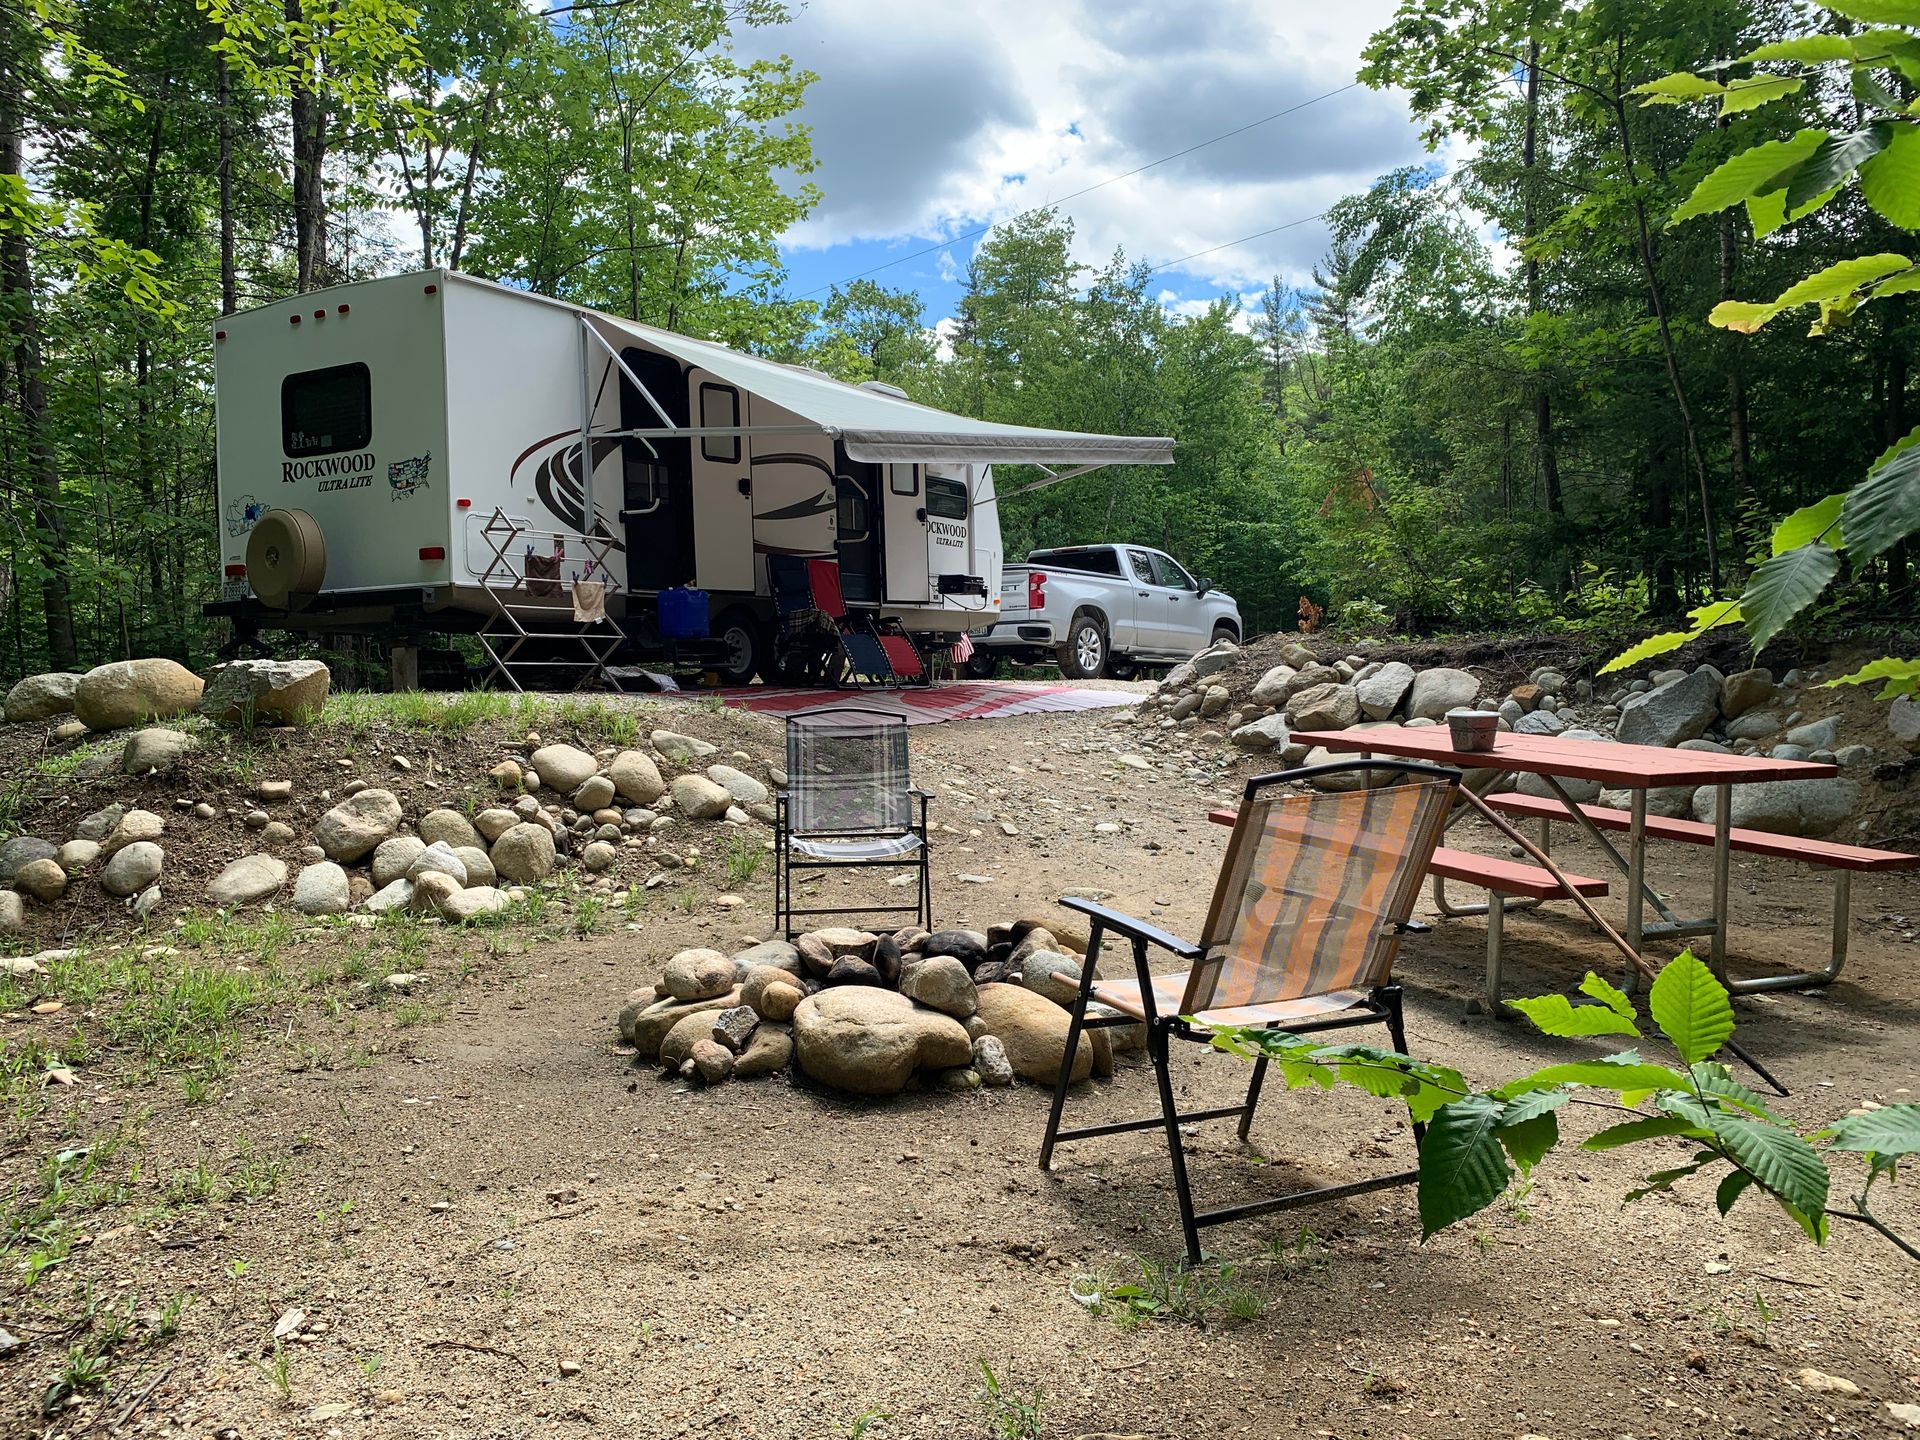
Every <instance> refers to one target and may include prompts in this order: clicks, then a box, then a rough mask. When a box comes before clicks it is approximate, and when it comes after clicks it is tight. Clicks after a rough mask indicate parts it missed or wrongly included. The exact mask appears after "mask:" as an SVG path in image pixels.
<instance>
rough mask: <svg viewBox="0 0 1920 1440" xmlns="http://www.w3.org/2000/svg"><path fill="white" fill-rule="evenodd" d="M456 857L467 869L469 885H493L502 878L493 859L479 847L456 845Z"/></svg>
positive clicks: (454, 848)
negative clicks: (496, 870) (494, 865)
mask: <svg viewBox="0 0 1920 1440" xmlns="http://www.w3.org/2000/svg"><path fill="white" fill-rule="evenodd" d="M453 853H454V857H455V858H456V859H458V860H459V862H460V863H461V864H462V865H464V866H465V867H466V869H467V884H468V885H469V886H473V885H491V884H493V882H494V881H496V880H498V879H499V878H500V876H499V875H498V873H496V872H495V870H494V868H493V858H492V857H491V856H490V855H488V854H487V852H486V851H485V850H482V849H481V848H480V847H479V846H478V845H456V846H454V847H453Z"/></svg>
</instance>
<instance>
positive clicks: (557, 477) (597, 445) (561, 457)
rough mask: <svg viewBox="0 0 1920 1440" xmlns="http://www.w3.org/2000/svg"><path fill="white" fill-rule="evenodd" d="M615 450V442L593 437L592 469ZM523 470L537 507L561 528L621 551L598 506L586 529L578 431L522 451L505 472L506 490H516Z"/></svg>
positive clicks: (622, 544) (617, 444)
mask: <svg viewBox="0 0 1920 1440" xmlns="http://www.w3.org/2000/svg"><path fill="white" fill-rule="evenodd" d="M619 448H620V442H619V440H617V439H612V438H607V437H600V438H596V439H595V440H594V442H593V464H594V468H595V469H596V470H597V469H598V468H599V467H600V465H601V463H602V462H603V461H605V460H606V459H607V457H608V456H610V455H612V454H614V453H615V452H616V451H617V450H618V449H619ZM523 470H524V471H526V472H528V474H529V475H530V476H531V477H532V480H533V495H534V498H535V499H536V500H538V501H539V502H540V506H541V508H542V509H544V510H545V511H546V512H547V513H548V514H549V515H551V516H553V518H554V519H555V520H557V521H559V522H560V524H561V525H562V526H563V527H565V528H566V529H568V530H571V531H574V532H575V533H577V534H591V535H592V536H593V537H594V538H595V539H597V540H605V541H607V542H608V545H609V548H611V549H613V550H618V551H621V552H625V550H626V548H627V547H626V542H625V541H624V540H623V539H622V538H621V537H619V536H617V535H615V534H614V533H613V532H612V531H611V530H609V529H608V528H607V522H606V520H605V519H604V518H603V517H602V516H601V515H600V513H599V507H598V506H596V507H595V508H594V516H593V529H592V530H591V531H589V530H588V529H587V503H586V487H585V486H584V485H583V484H582V483H581V476H580V432H579V431H578V430H562V431H561V432H560V433H559V434H558V435H549V436H547V437H546V438H545V439H544V440H536V441H535V442H534V443H533V444H531V445H529V446H528V447H527V448H526V449H525V450H522V451H521V452H520V454H519V456H518V457H517V458H516V459H515V460H514V462H513V466H512V468H511V469H510V470H509V471H508V472H507V488H508V489H509V490H514V489H517V488H518V486H519V484H520V478H521V472H522V471H523Z"/></svg>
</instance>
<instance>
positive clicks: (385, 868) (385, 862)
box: [373, 835, 427, 887]
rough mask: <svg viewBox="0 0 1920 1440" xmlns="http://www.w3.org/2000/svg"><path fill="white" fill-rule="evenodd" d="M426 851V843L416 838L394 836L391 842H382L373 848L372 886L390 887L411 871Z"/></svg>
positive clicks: (412, 836)
mask: <svg viewBox="0 0 1920 1440" xmlns="http://www.w3.org/2000/svg"><path fill="white" fill-rule="evenodd" d="M426 851H427V843H426V841H424V840H422V839H420V838H419V837H418V836H414V835H395V836H394V837H393V838H392V839H391V840H382V841H381V842H380V843H379V844H378V845H376V846H374V847H373V883H374V885H375V886H376V887H380V886H385V885H391V884H392V883H393V882H394V881H396V880H398V879H399V878H400V877H401V876H402V875H405V874H406V873H407V871H408V870H410V869H412V868H413V862H414V861H416V860H418V859H419V858H420V857H421V856H422V855H424V854H426Z"/></svg>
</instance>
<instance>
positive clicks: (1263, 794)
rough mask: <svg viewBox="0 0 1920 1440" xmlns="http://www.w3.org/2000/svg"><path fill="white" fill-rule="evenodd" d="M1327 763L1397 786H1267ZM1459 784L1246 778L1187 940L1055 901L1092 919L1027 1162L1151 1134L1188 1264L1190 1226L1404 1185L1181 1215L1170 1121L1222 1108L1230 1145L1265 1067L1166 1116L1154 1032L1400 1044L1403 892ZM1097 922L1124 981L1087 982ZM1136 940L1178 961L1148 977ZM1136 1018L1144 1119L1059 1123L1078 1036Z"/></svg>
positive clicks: (1403, 771) (1175, 1137)
mask: <svg viewBox="0 0 1920 1440" xmlns="http://www.w3.org/2000/svg"><path fill="white" fill-rule="evenodd" d="M1339 771H1361V772H1364V773H1365V775H1366V778H1368V779H1372V778H1373V776H1374V775H1375V774H1377V773H1378V772H1381V771H1391V772H1393V774H1394V777H1395V779H1396V780H1399V781H1400V782H1401V783H1396V784H1392V785H1388V786H1385V787H1383V788H1379V789H1371V788H1366V789H1360V790H1352V791H1345V792H1337V793H1324V792H1321V793H1308V794H1300V793H1296V792H1291V791H1289V790H1286V789H1284V788H1282V782H1284V781H1289V780H1298V779H1303V778H1305V777H1307V776H1310V775H1325V774H1331V773H1335V772H1339ZM1459 786H1460V774H1459V772H1458V771H1454V770H1443V769H1439V768H1437V767H1435V766H1431V765H1417V764H1412V763H1408V762H1403V761H1386V760H1353V761H1342V762H1338V763H1335V764H1331V765H1316V766H1314V767H1312V768H1311V769H1306V770H1292V771H1287V772H1284V773H1282V774H1277V775H1262V776H1259V777H1257V778H1255V779H1253V780H1250V781H1248V782H1247V789H1246V798H1245V800H1244V801H1243V802H1242V804H1241V806H1240V813H1239V818H1238V819H1237V820H1236V821H1235V823H1234V827H1233V836H1232V838H1231V839H1230V840H1229V841H1228V843H1227V855H1226V860H1225V863H1224V864H1223V865H1222V867H1221V870H1220V879H1219V881H1218V883H1217V885H1216V886H1215V889H1214V893H1213V904H1212V906H1211V907H1210V908H1209V910H1208V912H1207V921H1206V928H1205V930H1204V931H1203V932H1202V937H1203V938H1202V939H1201V941H1200V943H1199V944H1193V943H1191V942H1189V941H1186V940H1182V939H1179V938H1178V937H1176V936H1173V935H1170V934H1168V933H1167V932H1165V931H1164V930H1161V929H1159V928H1158V927H1157V926H1154V925H1149V924H1147V923H1145V922H1144V921H1140V920H1135V919H1133V918H1132V917H1130V916H1127V915H1124V914H1121V913H1120V912H1119V911H1116V910H1110V909H1108V908H1107V907H1106V906H1104V905H1098V904H1094V903H1093V902H1091V901H1086V900H1078V899H1063V900H1062V901H1061V902H1060V903H1061V904H1062V905H1064V906H1066V907H1067V908H1069V909H1072V910H1078V911H1080V912H1081V913H1083V914H1085V915H1086V916H1087V917H1088V918H1089V919H1090V920H1091V921H1092V934H1091V938H1090V942H1089V945H1088V948H1087V960H1086V964H1085V965H1083V966H1082V967H1081V980H1080V993H1079V995H1078V997H1077V999H1076V1001H1075V1003H1074V1006H1073V1020H1072V1022H1071V1025H1070V1026H1069V1031H1068V1038H1067V1048H1066V1058H1065V1062H1064V1063H1063V1064H1062V1066H1061V1071H1060V1079H1059V1081H1058V1083H1057V1084H1056V1085H1055V1087H1054V1092H1053V1110H1052V1113H1051V1114H1050V1115H1049V1116H1048V1118H1047V1133H1046V1138H1045V1139H1044V1140H1043V1141H1042V1142H1041V1145H1040V1168H1041V1169H1042V1170H1045V1169H1048V1168H1050V1166H1051V1163H1052V1160H1053V1147H1054V1146H1055V1145H1056V1144H1057V1143H1058V1142H1060V1141H1062V1140H1080V1139H1087V1138H1090V1137H1092V1136H1095V1135H1113V1134H1117V1133H1120V1132H1122V1131H1128V1130H1145V1129H1151V1128H1154V1127H1156V1126H1157V1127H1160V1128H1163V1129H1164V1130H1165V1131H1166V1137H1167V1151H1168V1154H1169V1156H1170V1157H1171V1160H1172V1163H1173V1184H1174V1190H1175V1192H1176V1194H1177V1197H1178V1199H1179V1204H1180V1225H1181V1229H1182V1231H1183V1233H1184V1236H1185V1239H1186V1246H1187V1259H1188V1261H1189V1263H1193V1264H1197V1263H1199V1260H1200V1228H1201V1227H1202V1226H1206V1225H1217V1224H1220V1223H1221V1222H1223V1221H1227V1220H1237V1219H1241V1218H1244V1217H1247V1216H1252V1215H1259V1214H1262V1213H1265V1212H1267V1211H1270V1210H1284V1209H1291V1208H1293V1207H1294V1206H1298V1205H1311V1204H1318V1203H1320V1202H1323V1201H1328V1200H1334V1199H1339V1198H1341V1197H1343V1196H1347V1195H1358V1194H1363V1193H1365V1192H1366V1191H1369V1190H1380V1189H1385V1188H1386V1187H1388V1186H1391V1185H1403V1184H1407V1183H1409V1182H1411V1181H1412V1180H1414V1179H1415V1178H1416V1172H1414V1171H1406V1172H1404V1173H1400V1174H1395V1175H1383V1176H1379V1177H1376V1178H1374V1179H1369V1180H1360V1181H1355V1182H1352V1183H1350V1184H1344V1185H1328V1186H1323V1187H1320V1188H1318V1189H1313V1190H1306V1191H1300V1192H1296V1193H1294V1194H1290V1195H1282V1196H1276V1197H1273V1198H1271V1199H1264V1200H1254V1201H1248V1202H1244V1203H1242V1204H1237V1205H1225V1206H1221V1207H1220V1208H1218V1209H1215V1210H1206V1211H1201V1212H1198V1213H1196V1212H1195V1211H1194V1208H1193V1195H1192V1192H1191V1190H1190V1189H1189V1187H1188V1184H1187V1162H1186V1157H1185V1155H1184V1154H1183V1153H1182V1151H1181V1142H1180V1126H1181V1124H1182V1123H1183V1122H1191V1121H1195V1120H1212V1119H1219V1118H1224V1117H1226V1116H1233V1115H1237V1116H1239V1117H1240V1138H1241V1139H1242V1140H1244V1139H1246V1137H1247V1129H1248V1127H1249V1126H1250V1125H1251V1124H1252V1123H1253V1111H1254V1106H1255V1105H1256V1104H1258V1103H1259V1099H1260V1084H1261V1081H1263V1080H1264V1079H1265V1078H1266V1071H1267V1062H1266V1060H1265V1059H1260V1060H1256V1061H1255V1062H1254V1065H1253V1076H1252V1080H1251V1081H1250V1083H1249V1084H1248V1087H1247V1098H1246V1100H1245V1102H1244V1103H1242V1104H1239V1105H1229V1106H1225V1107H1222V1108H1219V1109H1212V1110H1200V1111H1192V1112H1186V1113H1182V1112H1180V1111H1179V1109H1178V1108H1177V1106H1176V1105H1175V1103H1174V1095H1173V1077H1172V1074H1171V1072H1170V1070H1169V1064H1168V1062H1169V1058H1170V1048H1171V1047H1170V1042H1171V1041H1173V1040H1175V1039H1179V1040H1198V1041H1201V1042H1206V1041H1208V1040H1210V1039H1211V1035H1212V1029H1213V1027H1215V1026H1221V1025H1238V1026H1265V1027H1271V1028H1275V1029H1281V1030H1288V1031H1292V1032H1295V1033H1303V1032H1308V1031H1316V1030H1332V1029H1339V1028H1343V1027H1346V1026H1350V1025H1373V1024H1384V1025H1385V1026H1386V1027H1387V1033H1388V1035H1389V1036H1390V1037H1391V1040H1392V1045H1393V1048H1394V1049H1396V1050H1400V1051H1402V1052H1404V1051H1405V1049H1406V1035H1405V1031H1404V1028H1403V1026H1402V1023H1401V1014H1400V987H1399V986H1397V985H1395V984H1394V983H1393V960H1394V956H1395V954H1396V953H1397V952H1398V951H1399V948H1400V937H1401V936H1402V935H1403V934H1404V933H1406V931H1407V930H1408V929H1409V928H1412V927H1411V922H1410V918H1409V917H1410V916H1411V915H1412V913H1413V905H1414V901H1415V899H1416V897H1417V896H1418V895H1419V893H1420V884H1421V881H1422V879H1423V878H1424V877H1425V875H1426V873H1427V865H1428V863H1429V861H1430V860H1431V859H1432V856H1433V851H1434V847H1435V846H1436V845H1437V844H1438V843H1439V841H1440V835H1441V832H1442V831H1443V830H1444V828H1445V826H1446V819H1447V813H1448V811H1449V810H1451V809H1452V808H1453V802H1454V796H1455V794H1456V792H1457V791H1458V790H1459ZM1107 931H1113V932H1114V933H1116V934H1119V935H1124V936H1126V937H1127V938H1128V940H1130V941H1131V942H1132V945H1133V962H1134V970H1135V975H1136V978H1135V979H1132V980H1096V979H1095V978H1094V967H1095V964H1096V962H1097V961H1098V959H1099V953H1100V942H1101V939H1102V937H1103V936H1104V935H1105V934H1106V932H1107ZM1149 946H1153V947H1157V948H1159V949H1162V950H1166V951H1168V952H1169V953H1170V954H1172V955H1174V956H1176V957H1177V958H1178V959H1180V960H1182V961H1184V962H1186V964H1187V966H1188V967H1189V968H1188V969H1186V970H1184V971H1181V972H1180V973H1178V974H1173V975H1159V976H1156V975H1153V974H1152V973H1150V971H1149V969H1148V964H1147V949H1148V947H1149ZM1095 1000H1097V1001H1099V1002H1100V1003H1101V1004H1102V1005H1105V1006H1108V1007H1110V1008H1111V1010H1112V1011H1117V1012H1118V1014H1109V1015H1106V1016H1100V1015H1095V1016H1092V1017H1089V1016H1088V1014H1087V1005H1088V1002H1089V1001H1095ZM1143 1021H1144V1022H1145V1024H1146V1026H1147V1053H1148V1056H1149V1058H1150V1059H1151V1060H1152V1062H1153V1067H1154V1071H1155V1074H1156V1076H1157V1078H1158V1081H1159V1087H1160V1113H1159V1114H1158V1115H1154V1116H1149V1117H1147V1118H1144V1119H1139V1120H1123V1121H1118V1122H1115V1123H1111V1124H1105V1125H1087V1126H1082V1127H1081V1128H1079V1129H1075V1130H1062V1129H1061V1128H1060V1119H1061V1115H1062V1114H1063V1112H1064V1110H1065V1107H1066V1101H1067V1087H1068V1082H1069V1079H1070V1076H1071V1073H1072V1068H1073V1059H1074V1052H1075V1049H1076V1048H1077V1046H1078V1045H1079V1042H1080V1033H1081V1031H1082V1030H1085V1029H1088V1028H1093V1027H1099V1026H1107V1025H1128V1024H1137V1023H1140V1022H1143ZM1422 1133H1423V1127H1421V1126H1419V1125H1415V1127H1414V1134H1415V1137H1416V1139H1417V1138H1418V1137H1419V1136H1420V1135H1421V1134H1422Z"/></svg>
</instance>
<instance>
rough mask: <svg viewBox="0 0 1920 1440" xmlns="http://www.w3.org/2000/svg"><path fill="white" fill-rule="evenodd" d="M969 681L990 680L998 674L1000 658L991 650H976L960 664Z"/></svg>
mask: <svg viewBox="0 0 1920 1440" xmlns="http://www.w3.org/2000/svg"><path fill="white" fill-rule="evenodd" d="M962 668H963V669H965V671H966V672H967V678H968V679H970V680H991V679H993V678H994V677H995V676H996V675H998V674H999V673H1000V657H999V656H998V655H996V654H994V653H993V651H991V650H976V651H974V652H973V654H971V655H969V656H968V657H967V658H966V659H965V661H963V662H962Z"/></svg>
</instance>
